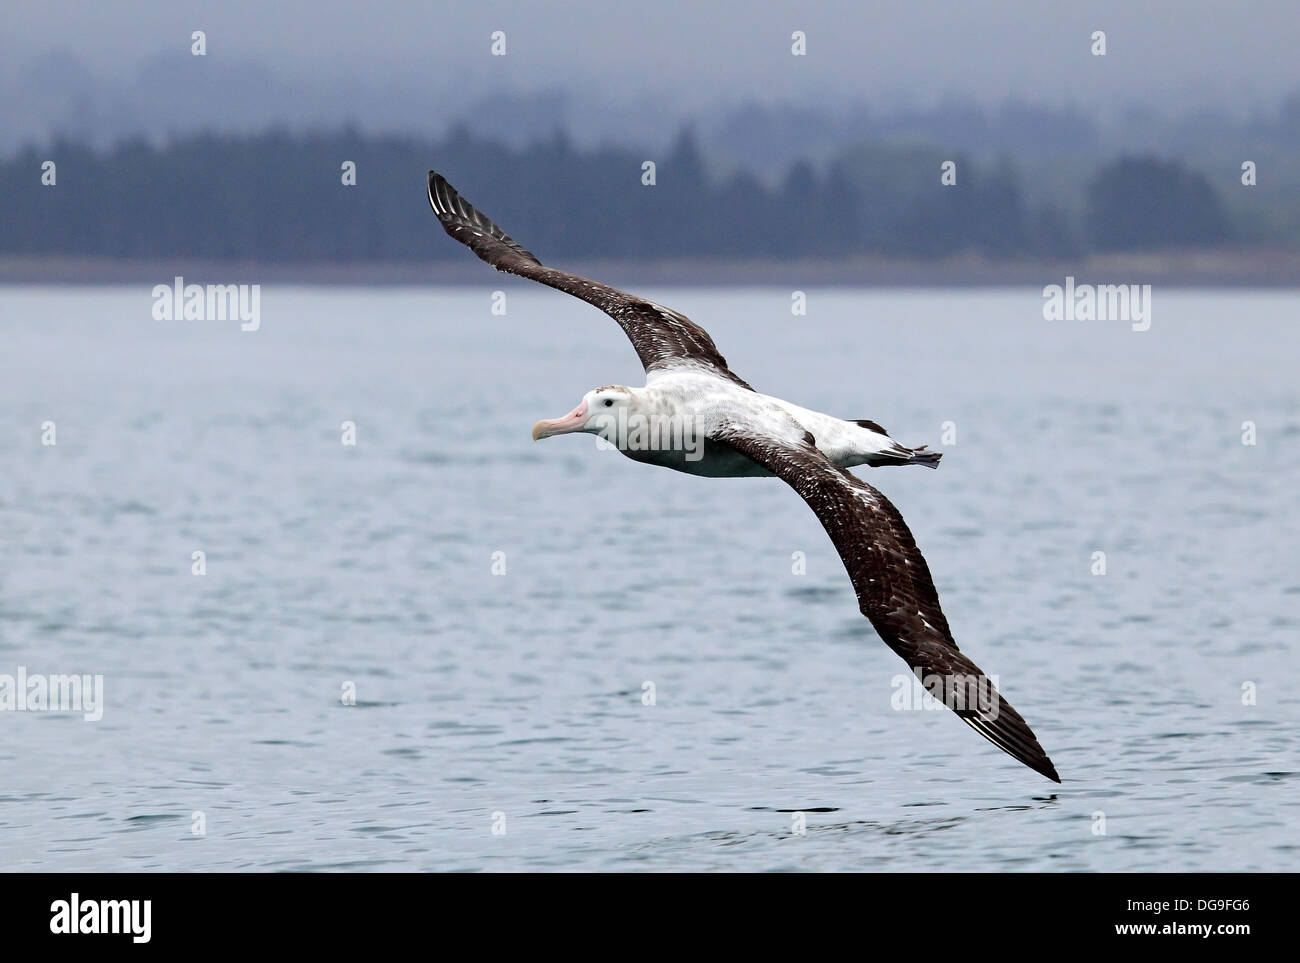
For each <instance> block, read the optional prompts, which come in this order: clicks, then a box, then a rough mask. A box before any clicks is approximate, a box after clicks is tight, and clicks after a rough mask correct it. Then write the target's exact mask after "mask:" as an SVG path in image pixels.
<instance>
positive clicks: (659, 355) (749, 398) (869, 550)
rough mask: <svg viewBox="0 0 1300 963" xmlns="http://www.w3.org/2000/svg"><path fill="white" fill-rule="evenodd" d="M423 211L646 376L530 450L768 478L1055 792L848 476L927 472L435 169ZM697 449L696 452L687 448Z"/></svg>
mask: <svg viewBox="0 0 1300 963" xmlns="http://www.w3.org/2000/svg"><path fill="white" fill-rule="evenodd" d="M428 194H429V204H430V206H431V207H432V208H433V212H434V214H436V215H437V216H438V220H439V221H440V222H441V223H442V226H443V228H444V229H445V230H446V232H447V233H448V234H450V235H451V236H452V237H453V238H455V239H456V240H457V241H459V242H460V243H462V244H464V245H465V246H467V247H468V248H469V249H470V250H471V251H473V252H474V253H475V254H477V255H478V256H479V257H480V258H481V259H482V260H484V261H486V262H487V263H488V264H490V265H492V267H494V268H496V269H497V270H498V271H503V272H505V273H507V274H514V275H517V276H519V277H522V278H528V279H529V280H531V281H538V282H540V283H542V284H545V285H547V286H549V287H552V288H556V289H558V290H560V291H563V292H565V293H566V294H571V295H573V296H574V297H577V298H581V299H582V300H583V301H586V302H587V303H588V304H591V305H594V306H595V307H597V308H599V309H600V310H601V311H603V312H605V313H606V314H607V315H609V316H610V317H611V318H613V319H614V320H615V321H617V322H618V325H619V327H621V328H622V329H623V332H624V334H626V335H627V336H628V338H629V339H630V340H631V342H632V347H633V348H634V349H635V350H636V353H637V356H638V357H639V358H640V359H641V363H642V364H643V365H644V366H645V373H646V379H645V386H644V387H640V388H637V387H629V386H625V385H605V386H602V387H599V388H594V389H592V390H591V391H588V392H587V393H586V394H585V395H583V397H582V400H581V401H580V402H579V403H578V405H577V406H576V407H575V408H574V409H573V410H572V411H570V412H569V413H568V414H567V415H564V416H563V417H561V418H552V419H546V420H543V421H539V422H537V424H536V425H534V426H533V439H534V440H541V439H543V438H550V437H553V436H556V435H564V434H571V433H575V432H586V433H589V434H597V435H599V436H601V437H602V438H603V439H604V440H605V441H606V442H609V443H611V444H613V445H614V446H615V447H617V448H618V449H619V450H620V451H622V452H623V454H625V455H627V456H628V457H629V458H632V459H634V460H636V461H640V462H644V463H648V464H656V465H662V466H664V467H667V468H671V469H673V470H675V471H681V472H686V473H688V474H693V475H703V476H706V477H714V478H720V477H755V476H769V477H770V476H775V477H777V478H779V479H781V480H782V481H783V482H785V483H786V484H787V485H789V486H790V487H791V488H793V489H794V490H795V491H796V492H798V493H799V495H800V497H802V498H803V500H804V501H805V502H807V503H808V507H809V508H811V509H812V510H813V512H814V513H815V514H816V515H817V518H818V519H819V520H820V521H821V523H822V526H823V527H824V528H825V529H826V532H827V534H828V535H829V536H830V538H831V542H832V543H833V544H834V546H835V549H836V551H838V552H839V555H840V558H841V560H842V561H843V562H844V567H845V569H847V570H848V574H849V579H850V581H851V582H852V583H853V590H854V592H855V593H856V594H857V599H858V607H859V608H860V609H861V611H862V614H863V615H865V616H866V617H867V619H868V620H869V621H870V622H871V625H872V626H873V627H874V628H875V630H876V632H877V634H878V635H879V636H880V638H881V639H882V640H883V641H884V643H885V644H886V645H888V646H889V647H890V648H891V649H893V650H894V651H895V652H896V653H898V655H900V656H902V658H903V660H904V661H905V662H906V663H907V664H908V666H910V667H911V669H912V671H913V672H914V673H915V674H916V675H917V677H918V678H919V679H920V680H921V684H922V685H923V686H924V687H925V688H926V689H927V691H929V692H930V694H931V695H933V696H935V698H937V699H938V700H939V701H940V702H942V703H943V704H944V705H946V706H947V707H948V708H950V709H952V710H953V712H954V713H955V714H956V715H957V717H958V718H960V719H961V720H962V722H964V723H966V724H967V725H968V726H970V727H971V728H972V729H974V730H975V731H976V732H978V733H979V734H980V735H981V736H983V737H984V738H985V739H987V740H988V741H989V742H991V743H993V745H995V746H997V747H998V748H999V749H1001V750H1003V751H1004V752H1006V753H1007V754H1008V755H1010V756H1012V757H1013V758H1015V759H1017V760H1019V761H1020V762H1022V763H1024V764H1025V765H1026V766H1028V767H1029V768H1030V769H1033V770H1034V771H1035V772H1038V773H1041V774H1042V775H1044V776H1046V777H1047V778H1048V779H1051V780H1054V781H1055V782H1058V783H1059V782H1060V781H1061V779H1060V777H1059V776H1058V775H1057V774H1056V768H1055V767H1054V766H1053V765H1052V761H1051V759H1049V758H1048V756H1047V753H1046V752H1044V751H1043V747H1042V746H1040V745H1039V743H1038V739H1037V737H1035V735H1034V733H1033V730H1031V729H1030V728H1029V725H1028V723H1026V722H1025V720H1024V719H1023V718H1022V717H1021V715H1020V713H1018V712H1016V710H1015V709H1013V708H1012V707H1011V704H1010V703H1009V702H1007V700H1006V699H1004V698H1003V697H1002V695H1001V694H1000V693H999V692H998V690H997V689H996V687H994V686H993V684H992V683H991V682H990V681H989V679H988V678H987V677H986V676H985V674H984V671H983V670H982V669H980V667H979V666H977V665H976V664H975V663H974V662H972V661H971V660H970V659H969V658H967V656H966V655H965V654H964V653H962V652H961V651H960V650H959V649H958V648H957V643H956V641H955V640H954V639H953V635H952V630H951V629H950V628H949V627H948V620H947V619H946V618H945V617H944V614H943V610H942V609H941V608H940V607H939V595H938V592H937V591H935V587H934V580H933V579H932V578H931V576H930V569H929V566H927V565H926V562H925V558H924V557H923V556H922V555H921V552H920V550H918V549H917V547H916V541H915V540H914V539H913V538H912V533H911V532H910V531H909V530H908V528H907V525H906V524H905V523H904V521H903V516H902V515H901V514H899V511H898V509H896V508H895V507H894V506H893V504H891V503H890V501H889V499H887V498H886V497H885V496H884V495H882V494H881V493H880V492H879V491H878V490H877V489H876V488H874V487H872V486H871V485H868V484H867V483H866V482H864V481H863V480H862V479H860V478H859V477H858V476H856V475H854V474H853V473H852V472H850V471H849V470H848V469H849V468H852V467H855V466H859V465H866V466H868V467H883V466H887V465H924V466H926V467H929V468H937V467H938V464H939V459H940V457H941V453H940V452H935V451H929V450H927V449H926V448H925V447H924V446H922V447H919V448H908V447H906V446H904V445H900V444H899V443H898V442H896V441H894V439H893V438H891V437H890V436H889V433H888V432H887V431H885V430H884V429H883V428H881V427H880V426H879V425H878V424H876V423H875V422H872V421H866V420H862V421H847V420H845V419H841V418H836V417H833V416H831V415H826V414H822V413H821V412H817V411H812V410H809V409H807V408H801V407H799V406H798V405H793V404H791V403H789V402H788V401H783V400H781V399H780V398H774V397H771V396H769V395H764V394H760V393H758V392H757V391H755V390H754V389H753V388H751V387H750V386H749V385H748V384H747V383H746V382H745V381H744V380H743V379H741V378H740V376H739V375H737V374H736V373H735V372H733V371H732V370H731V369H730V368H729V367H728V366H727V361H726V359H725V358H723V356H722V355H721V353H719V351H718V349H717V346H716V345H714V343H713V339H712V338H710V337H709V335H708V332H706V331H705V330H704V329H703V328H701V327H700V326H699V325H697V324H696V323H695V322H693V321H692V320H691V319H690V318H688V317H686V316H685V315H684V314H681V313H679V312H677V311H674V310H672V309H671V308H666V307H664V306H663V305H661V304H656V303H655V302H653V301H649V300H646V299H645V298H641V297H637V296H636V295H634V294H628V293H626V292H624V291H619V290H617V289H616V288H612V287H609V286H608V285H605V284H601V283H599V282H597V281H591V280H588V279H587V278H584V277H580V276H578V275H576V274H570V273H568V272H567V271H561V270H558V269H556V268H552V267H547V266H546V265H544V264H543V263H542V262H541V261H540V260H539V259H538V258H537V257H536V255H534V254H533V253H532V252H530V251H528V250H527V249H525V248H524V247H523V246H522V245H520V244H519V243H518V242H517V241H515V240H513V239H512V238H511V237H510V236H509V235H507V234H506V233H505V231H503V230H501V228H499V227H497V225H496V224H494V223H493V222H492V221H491V220H489V219H488V218H487V217H486V216H484V215H483V214H482V213H481V212H479V211H478V210H477V209H475V208H474V206H473V205H471V204H470V203H469V202H468V201H466V200H465V199H464V198H463V197H461V196H460V195H459V194H458V193H457V192H456V191H455V189H454V188H453V187H452V186H451V185H450V184H449V183H447V180H446V178H444V177H443V176H442V175H440V174H438V173H437V172H436V171H429V185H428ZM692 440H698V442H699V443H698V444H692V443H691V441H692Z"/></svg>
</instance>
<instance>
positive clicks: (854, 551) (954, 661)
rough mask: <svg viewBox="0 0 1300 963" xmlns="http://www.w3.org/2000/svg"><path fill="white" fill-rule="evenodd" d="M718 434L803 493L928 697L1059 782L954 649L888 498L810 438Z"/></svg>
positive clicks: (1024, 731)
mask: <svg viewBox="0 0 1300 963" xmlns="http://www.w3.org/2000/svg"><path fill="white" fill-rule="evenodd" d="M714 437H716V439H717V440H718V441H723V442H726V443H727V444H729V445H731V446H732V447H733V448H735V449H737V450H738V451H740V452H743V453H744V454H745V455H747V456H748V457H749V458H751V459H753V460H754V461H756V462H758V464H760V465H762V466H763V467H765V468H767V469H768V470H769V471H771V472H772V473H773V474H774V475H776V476H778V477H779V478H781V479H782V480H783V481H785V482H786V483H787V484H788V485H790V486H791V487H792V488H794V490H795V491H797V492H798V493H799V494H800V495H802V496H803V499H804V501H806V502H807V503H808V505H809V506H810V507H811V508H812V510H813V511H814V512H816V513H817V517H818V518H819V519H820V520H821V523H822V525H823V526H825V528H826V531H827V533H828V534H829V535H830V537H831V541H832V542H833V543H834V544H835V548H836V550H837V551H838V552H839V553H840V558H841V559H843V561H844V567H845V568H846V569H848V572H849V578H850V579H851V580H852V582H853V588H854V591H856V592H857V596H858V606H859V608H861V609H862V614H863V615H865V616H866V617H867V618H868V619H870V620H871V624H872V625H873V626H875V629H876V631H877V632H878V633H879V634H880V637H881V638H882V639H883V640H884V641H885V644H886V645H888V646H889V647H890V648H891V649H893V650H894V651H895V652H897V653H898V654H899V655H901V656H902V657H903V659H904V660H905V661H906V662H907V664H908V665H910V666H911V667H912V670H913V671H914V672H915V673H916V675H917V677H918V678H920V679H921V683H922V685H924V686H925V687H926V688H927V689H928V690H929V691H930V693H931V694H932V695H934V696H935V697H936V698H938V699H940V701H942V702H944V704H945V705H947V706H948V707H949V708H951V709H953V711H954V712H956V713H957V715H958V716H960V717H961V719H962V721H963V722H965V723H966V724H967V725H969V726H970V727H971V728H972V729H974V730H975V731H976V732H978V733H979V734H980V735H982V736H984V738H986V739H988V740H989V742H991V743H993V744H994V745H995V746H997V747H998V748H999V749H1002V750H1003V751H1004V752H1006V753H1008V754H1010V755H1012V756H1014V757H1015V758H1016V759H1018V760H1020V761H1021V762H1023V763H1024V764H1025V765H1026V766H1028V767H1029V768H1030V769H1033V770H1034V771H1036V772H1040V773H1042V774H1043V775H1044V776H1046V777H1047V778H1048V779H1053V780H1055V781H1056V782H1060V781H1061V779H1060V777H1059V776H1058V775H1057V774H1056V769H1055V767H1053V765H1052V761H1051V760H1050V759H1049V758H1048V757H1047V753H1045V752H1044V751H1043V747H1042V746H1040V745H1039V744H1038V740H1037V739H1036V738H1035V737H1034V733H1033V730H1031V729H1030V728H1029V726H1028V724H1027V723H1026V722H1025V720H1024V719H1023V718H1021V716H1020V713H1018V712H1016V710H1015V709H1013V708H1012V707H1011V704H1010V703H1009V702H1007V700H1006V699H1004V698H1002V696H1001V695H1000V694H999V693H998V691H997V689H995V688H994V687H993V684H992V683H991V682H990V681H989V680H988V679H987V678H986V677H985V675H984V672H983V670H982V669H980V667H979V666H977V665H976V664H975V663H974V662H972V661H971V660H970V659H968V658H966V656H965V655H963V654H962V653H961V652H959V651H958V649H957V643H956V642H955V641H953V637H952V632H951V631H950V630H949V628H948V620H947V619H946V618H944V615H943V610H942V609H940V608H939V594H938V593H937V592H936V591H935V588H934V580H933V579H932V578H931V577H930V569H929V567H928V566H927V565H926V564H925V559H924V558H923V557H922V556H921V552H920V550H918V549H917V547H916V542H915V541H914V540H913V538H912V533H911V532H910V531H908V529H907V525H906V524H905V523H904V522H903V516H902V515H900V514H899V512H898V509H897V508H895V507H894V506H893V505H892V504H890V502H889V499H887V498H885V496H884V495H882V494H881V493H880V492H878V491H877V490H876V489H874V488H872V487H871V486H870V485H868V484H867V483H866V482H864V481H862V480H861V479H860V478H858V477H857V476H856V475H853V474H850V473H849V472H848V471H845V470H844V469H843V468H840V467H838V466H836V465H834V464H832V463H831V462H830V461H828V460H827V459H826V457H825V456H824V455H822V453H821V452H819V451H818V450H817V449H816V448H815V447H813V446H812V445H811V444H807V443H805V444H803V445H801V446H794V445H789V444H786V443H783V442H781V441H779V440H775V439H771V438H766V437H763V436H761V435H757V434H754V433H752V432H746V431H745V430H743V429H734V430H732V429H724V430H722V431H719V432H717V433H715V436H714Z"/></svg>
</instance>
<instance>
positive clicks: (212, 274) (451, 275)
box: [0, 250, 1300, 289]
mask: <svg viewBox="0 0 1300 963" xmlns="http://www.w3.org/2000/svg"><path fill="white" fill-rule="evenodd" d="M556 266H557V267H562V268H563V269H564V270H568V271H572V272H574V273H576V274H580V275H583V276H585V277H589V278H593V279H596V280H600V281H603V282H605V283H607V284H612V285H614V286H616V287H620V286H621V287H634V286H651V285H666V286H685V287H692V286H708V287H773V286H776V287H787V286H788V287H790V288H791V289H797V288H799V287H801V286H806V285H817V286H836V287H1008V286H1028V287H1035V286H1043V285H1047V284H1054V283H1060V282H1061V281H1063V280H1064V278H1065V277H1067V276H1071V277H1074V278H1076V279H1078V280H1079V281H1081V282H1091V283H1095V284H1133V283H1141V284H1152V285H1164V286H1172V287H1225V288H1233V287H1277V288H1291V287H1300V252H1295V251H1286V250H1243V251H1210V252H1171V253H1163V254H1150V253H1140V254H1138V253H1135V254H1106V255H1092V256H1088V257H1083V258H1076V259H1072V260H1069V261H1047V260H1043V261H1000V260H991V259H988V258H984V257H980V256H977V255H962V256H958V257H951V258H945V259H941V260H902V259H896V258H883V257H872V256H861V257H853V258H846V259H842V260H816V259H794V260H778V259H743V260H735V259H707V258H705V259H699V258H696V259H662V260H653V261H641V260H624V259H619V260H583V259H574V260H572V261H567V260H566V261H564V262H563V263H561V264H557V265H556ZM177 276H180V277H183V278H185V280H186V281H187V282H192V283H200V284H202V283H213V284H230V283H236V282H238V283H250V282H251V283H283V284H304V285H354V286H355V285H377V286H387V285H457V286H461V285H467V286H474V287H483V286H489V285H510V284H513V283H520V282H518V279H515V278H511V277H509V276H508V275H501V274H497V273H496V272H494V271H492V270H491V269H490V268H488V267H487V266H486V265H484V264H482V263H480V262H478V261H476V260H475V259H473V258H465V259H461V260H455V261H443V260H435V261H423V262H421V261H386V262H375V261H364V262H320V261H315V262H296V263H295V262H258V261H249V260H214V259H206V258H160V259H115V258H105V257H67V256H35V257H34V256H11V257H0V284H9V285H43V284H69V285H77V284H98V285H111V284H149V285H154V284H159V283H163V282H170V281H171V280H172V279H173V278H174V277H177Z"/></svg>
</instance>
